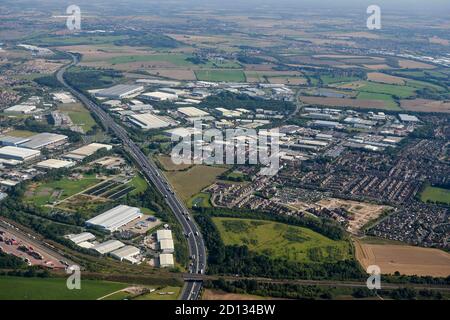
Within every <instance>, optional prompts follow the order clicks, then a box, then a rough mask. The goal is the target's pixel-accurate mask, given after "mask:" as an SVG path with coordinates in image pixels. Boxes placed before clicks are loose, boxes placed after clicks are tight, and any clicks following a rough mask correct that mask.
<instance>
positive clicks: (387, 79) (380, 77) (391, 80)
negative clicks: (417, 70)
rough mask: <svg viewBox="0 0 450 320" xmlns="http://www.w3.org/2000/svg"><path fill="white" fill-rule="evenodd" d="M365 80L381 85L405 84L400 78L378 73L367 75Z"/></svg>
mask: <svg viewBox="0 0 450 320" xmlns="http://www.w3.org/2000/svg"><path fill="white" fill-rule="evenodd" d="M367 79H369V81H374V82H381V83H387V84H399V85H404V84H405V80H404V79H402V78H399V77H395V76H391V75H388V74H384V73H380V72H371V73H368V74H367Z"/></svg>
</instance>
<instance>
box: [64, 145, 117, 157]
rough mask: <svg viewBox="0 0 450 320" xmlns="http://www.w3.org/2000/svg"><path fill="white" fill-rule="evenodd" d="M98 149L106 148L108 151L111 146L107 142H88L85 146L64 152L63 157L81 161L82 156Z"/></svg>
mask: <svg viewBox="0 0 450 320" xmlns="http://www.w3.org/2000/svg"><path fill="white" fill-rule="evenodd" d="M100 149H106V150H108V151H109V150H111V149H112V146H110V145H108V144H102V143H91V144H88V145H87V146H84V147H81V148H78V149H76V150H73V151H71V152H69V153H67V154H65V155H64V158H66V159H72V160H77V161H81V160H83V159H84V158H86V157H89V156H91V155H93V154H94V153H96V152H97V151H99V150H100Z"/></svg>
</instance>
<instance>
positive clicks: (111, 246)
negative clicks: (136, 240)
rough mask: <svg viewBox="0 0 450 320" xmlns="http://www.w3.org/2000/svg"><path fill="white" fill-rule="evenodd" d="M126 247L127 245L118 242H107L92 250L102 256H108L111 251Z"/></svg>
mask: <svg viewBox="0 0 450 320" xmlns="http://www.w3.org/2000/svg"><path fill="white" fill-rule="evenodd" d="M124 246H125V245H124V244H123V243H122V242H120V241H118V240H109V241H106V242H102V243H99V244H97V245H95V246H93V247H92V248H91V249H92V250H95V251H97V252H98V253H100V254H106V253H109V252H111V251H114V250H117V249H120V248H122V247H124Z"/></svg>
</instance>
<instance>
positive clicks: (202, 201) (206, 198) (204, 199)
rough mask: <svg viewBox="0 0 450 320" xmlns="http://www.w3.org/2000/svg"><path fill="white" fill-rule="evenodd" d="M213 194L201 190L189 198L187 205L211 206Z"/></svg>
mask: <svg viewBox="0 0 450 320" xmlns="http://www.w3.org/2000/svg"><path fill="white" fill-rule="evenodd" d="M210 199H211V195H210V194H209V193H205V192H201V193H199V194H196V195H195V196H193V197H192V198H190V199H189V201H188V203H187V205H188V207H189V208H211V207H212V206H211V202H210Z"/></svg>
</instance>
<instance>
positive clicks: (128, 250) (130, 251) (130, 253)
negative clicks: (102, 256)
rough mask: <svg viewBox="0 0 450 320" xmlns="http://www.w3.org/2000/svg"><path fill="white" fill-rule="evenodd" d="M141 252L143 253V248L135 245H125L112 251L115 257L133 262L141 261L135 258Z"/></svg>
mask: <svg viewBox="0 0 450 320" xmlns="http://www.w3.org/2000/svg"><path fill="white" fill-rule="evenodd" d="M139 254H141V250H139V249H138V248H136V247H133V246H125V247H122V248H120V249H117V250H114V251H113V252H111V253H110V255H111V256H112V257H113V258H116V259H118V260H120V261H123V260H125V261H128V262H131V263H133V264H134V263H138V262H139V261H138V260H137V259H136V258H135V257H136V256H137V255H139Z"/></svg>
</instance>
